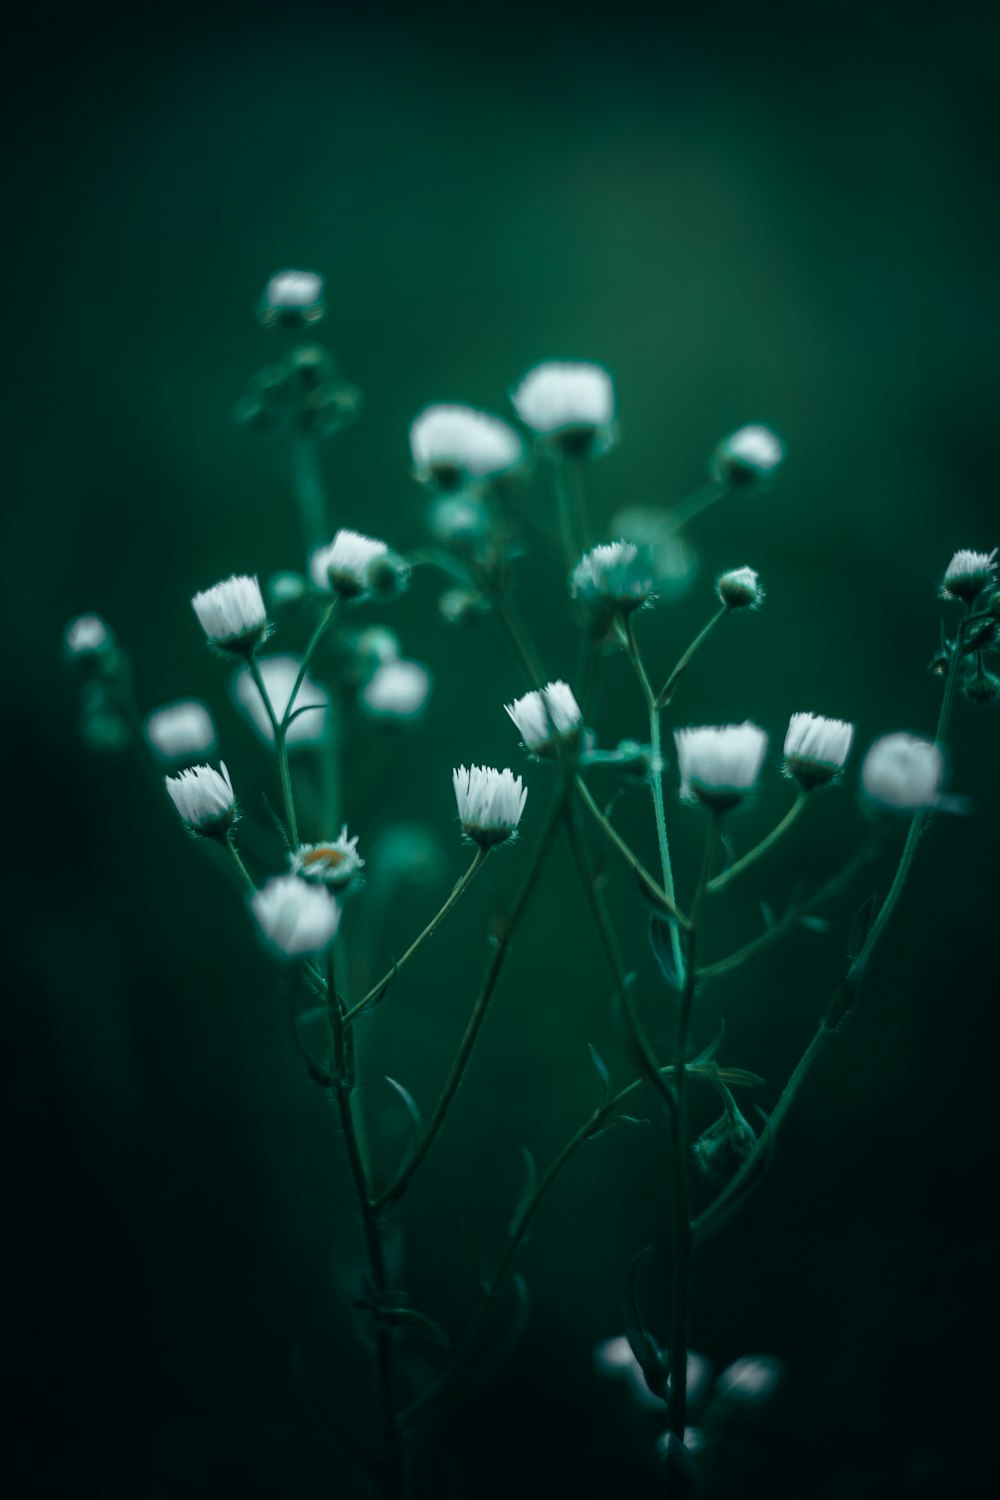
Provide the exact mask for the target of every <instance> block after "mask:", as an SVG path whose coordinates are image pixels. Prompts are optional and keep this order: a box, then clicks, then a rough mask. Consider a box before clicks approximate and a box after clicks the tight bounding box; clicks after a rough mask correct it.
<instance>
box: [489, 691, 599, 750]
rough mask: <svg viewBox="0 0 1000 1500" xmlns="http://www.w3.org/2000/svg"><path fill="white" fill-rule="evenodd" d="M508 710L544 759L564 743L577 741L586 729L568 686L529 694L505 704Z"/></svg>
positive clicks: (526, 741) (530, 745)
mask: <svg viewBox="0 0 1000 1500" xmlns="http://www.w3.org/2000/svg"><path fill="white" fill-rule="evenodd" d="M504 708H505V710H506V712H507V713H508V714H509V715H510V717H511V719H513V721H514V724H515V725H516V727H517V729H518V731H519V733H520V735H521V739H522V740H523V741H524V745H525V748H526V749H527V750H530V751H531V753H532V755H542V754H543V753H544V752H545V751H548V750H553V749H554V748H555V747H556V745H557V744H558V743H560V742H563V743H568V742H570V741H573V740H575V739H576V738H577V736H578V735H579V733H580V729H581V727H582V725H583V714H582V712H581V710H580V705H579V704H578V703H577V701H576V699H575V698H574V696H573V689H572V688H571V687H570V686H569V684H568V683H566V682H561V681H560V682H550V683H547V684H546V686H545V687H543V688H542V689H541V690H540V691H535V692H532V693H525V695H524V697H523V698H515V700H514V702H513V703H506V704H504Z"/></svg>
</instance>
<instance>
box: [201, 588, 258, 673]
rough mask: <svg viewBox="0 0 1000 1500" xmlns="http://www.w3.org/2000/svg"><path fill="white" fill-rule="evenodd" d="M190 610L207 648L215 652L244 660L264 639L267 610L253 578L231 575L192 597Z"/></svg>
mask: <svg viewBox="0 0 1000 1500" xmlns="http://www.w3.org/2000/svg"><path fill="white" fill-rule="evenodd" d="M191 607H192V609H193V610H194V612H195V614H196V615H197V616H198V623H199V624H200V625H201V628H202V630H204V632H205V636H206V638H207V640H208V643H209V645H210V646H214V647H215V648H216V649H217V650H219V651H229V652H232V653H233V654H234V655H237V656H248V655H249V654H250V652H251V651H253V650H255V649H256V647H257V646H259V645H260V644H261V642H262V641H264V640H266V639H267V635H268V632H269V628H270V627H269V626H268V623H267V610H266V609H265V607H264V597H263V595H262V594H261V591H260V584H259V583H258V582H257V579H256V578H248V577H247V576H246V575H245V574H243V575H241V574H234V575H233V577H232V578H227V579H226V580H225V581H224V582H223V583H217V584H215V585H214V587H212V588H210V589H205V590H203V592H202V593H200V594H195V596H194V598H193V599H192V600H191Z"/></svg>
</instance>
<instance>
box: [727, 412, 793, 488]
mask: <svg viewBox="0 0 1000 1500" xmlns="http://www.w3.org/2000/svg"><path fill="white" fill-rule="evenodd" d="M784 459H785V445H784V443H783V442H782V441H781V439H780V438H779V437H778V435H777V433H776V432H772V430H771V428H770V427H764V426H762V425H761V424H760V423H759V422H757V423H751V425H750V426H748V427H740V428H738V429H737V430H736V432H731V433H730V434H729V436H728V437H725V438H723V439H722V442H721V443H720V444H719V446H718V447H717V448H716V450H715V453H714V454H713V456H712V465H711V468H712V473H713V475H714V477H715V478H716V479H717V480H719V481H720V482H721V483H723V484H728V485H731V486H732V487H733V488H734V489H738V488H741V487H742V488H744V489H749V488H750V487H751V486H754V485H756V486H757V487H758V488H763V486H764V485H766V484H767V483H769V482H770V480H771V479H772V478H773V477H774V473H775V471H776V470H777V469H778V468H779V467H780V466H781V464H782V463H783V462H784Z"/></svg>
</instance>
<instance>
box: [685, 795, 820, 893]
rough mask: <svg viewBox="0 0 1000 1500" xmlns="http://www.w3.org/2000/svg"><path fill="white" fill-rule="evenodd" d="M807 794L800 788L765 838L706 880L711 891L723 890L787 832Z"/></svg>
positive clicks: (803, 804)
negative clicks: (726, 867) (740, 857)
mask: <svg viewBox="0 0 1000 1500" xmlns="http://www.w3.org/2000/svg"><path fill="white" fill-rule="evenodd" d="M808 796H809V794H808V793H807V792H804V791H802V790H801V788H800V790H799V793H798V795H797V796H796V798H795V801H794V802H793V803H792V805H791V807H790V808H789V809H788V811H787V812H786V813H785V816H784V817H783V818H782V819H781V822H780V823H776V824H775V826H774V827H773V828H772V829H771V832H770V833H769V834H768V835H767V836H766V838H762V839H761V841H760V843H759V844H755V845H754V847H753V848H752V849H750V850H748V852H747V853H746V854H744V855H743V858H742V859H738V860H737V861H736V862H735V864H732V865H730V866H729V869H728V870H723V872H722V874H721V875H716V877H715V879H714V880H710V881H709V882H708V889H709V890H710V891H712V892H715V891H721V890H724V889H725V887H726V886H727V885H729V883H730V881H732V880H735V879H736V877H737V875H742V873H743V871H744V870H746V869H748V868H749V867H750V865H752V864H755V863H756V862H757V860H758V859H760V858H761V856H762V855H764V854H766V853H767V851H768V850H769V849H770V848H772V847H773V845H774V844H776V843H777V842H778V840H779V839H780V838H781V836H782V834H784V833H787V831H788V829H789V828H791V826H792V824H793V823H794V822H795V819H796V818H797V817H798V816H799V813H800V812H801V811H802V809H803V808H804V807H805V805H806V802H807V801H808Z"/></svg>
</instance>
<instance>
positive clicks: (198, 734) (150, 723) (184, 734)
mask: <svg viewBox="0 0 1000 1500" xmlns="http://www.w3.org/2000/svg"><path fill="white" fill-rule="evenodd" d="M145 728H146V739H147V740H148V742H149V744H150V746H151V748H152V749H153V750H155V751H156V753H157V755H159V756H162V758H163V759H164V760H174V761H176V760H191V759H193V758H194V757H195V756H196V755H209V754H211V752H212V751H213V750H214V749H215V724H214V722H213V719H212V715H211V714H210V713H209V711H208V709H207V708H206V707H205V705H204V703H199V702H198V700H197V699H195V698H190V699H185V700H184V701H183V702H181V703H170V704H168V705H167V707H166V708H158V709H157V710H156V711H155V713H151V714H150V715H149V717H148V718H147V720H146V726H145Z"/></svg>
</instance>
